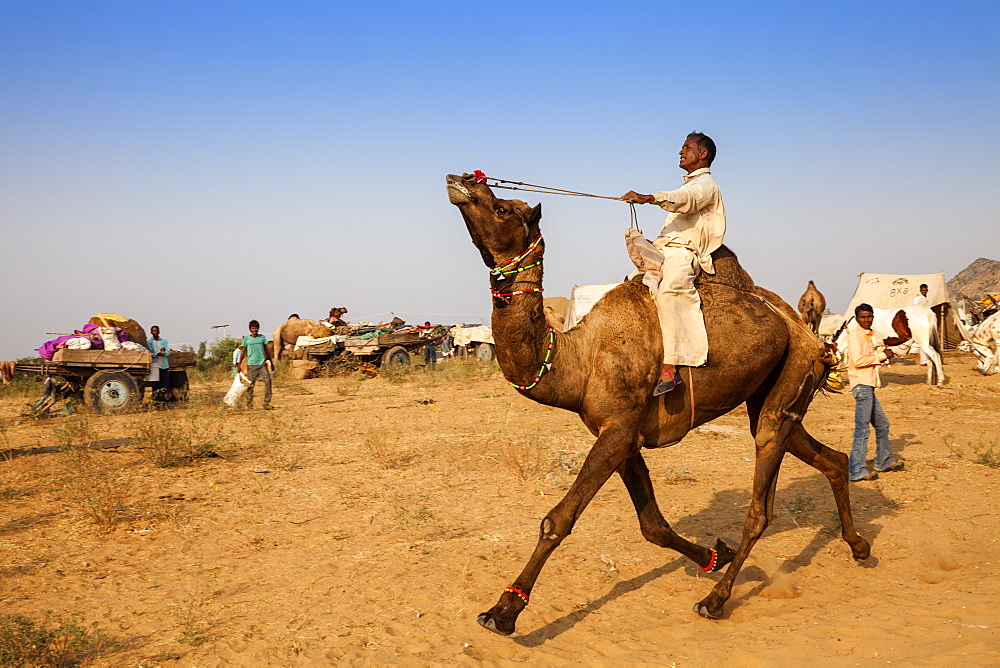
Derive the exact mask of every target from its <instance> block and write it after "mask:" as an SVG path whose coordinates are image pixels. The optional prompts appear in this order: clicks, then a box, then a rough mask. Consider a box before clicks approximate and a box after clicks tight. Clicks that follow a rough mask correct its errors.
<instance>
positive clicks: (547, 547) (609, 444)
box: [477, 414, 639, 636]
mask: <svg viewBox="0 0 1000 668" xmlns="http://www.w3.org/2000/svg"><path fill="white" fill-rule="evenodd" d="M628 418H629V419H620V420H619V421H616V422H615V423H611V424H608V425H606V426H604V427H602V428H601V431H600V435H599V436H598V437H597V441H596V442H595V443H594V445H593V447H592V448H591V449H590V452H589V453H588V454H587V459H586V460H584V462H583V467H582V468H581V469H580V473H579V474H578V475H577V476H576V480H574V481H573V484H572V485H571V486H570V488H569V491H568V492H567V493H566V496H565V497H563V499H562V501H560V502H559V503H558V504H556V506H555V508H553V509H552V510H550V511H549V512H548V514H547V515H546V516H545V519H543V520H542V525H541V530H540V532H539V536H538V543H536V545H535V551H534V552H532V554H531V557H530V558H529V559H528V563H527V564H525V566H524V569H523V570H522V571H521V573H520V575H518V576H517V578H516V579H515V580H514V582H513V584H511V585H510V586H509V587H507V588H506V589H505V590H504V593H503V594H501V595H500V600H499V601H497V604H496V605H494V606H493V607H492V608H490V609H489V610H487V611H486V612H484V613H482V614H480V615H479V617H478V619H477V621H478V622H479V624H480V625H481V626H482V627H483V628H486V629H488V630H490V631H493V632H494V633H499V634H500V635H505V636H507V635H510V634H511V633H513V632H514V626H515V624H516V622H517V616H518V615H519V614H521V611H522V610H524V608H525V606H526V605H528V597H529V595H530V594H531V589H532V587H534V585H535V581H536V580H537V579H538V575H539V573H541V571H542V567H543V566H544V565H545V562H546V561H547V560H548V558H549V556H550V555H551V554H552V552H553V551H554V550H555V549H556V548H557V547H559V544H560V543H562V541H563V540H564V539H565V538H566V536H568V535H569V534H570V532H571V531H572V530H573V525H575V524H576V521H577V520H578V519H580V515H582V514H583V511H584V509H585V508H586V507H587V504H589V503H590V501H591V500H592V499H593V498H594V495H595V494H597V492H598V490H600V489H601V487H602V486H603V485H604V483H606V482H607V481H608V478H610V477H611V475H612V474H613V473H614V472H615V471H616V470H617V469H618V467H619V466H621V465H622V462H624V461H625V460H626V459H627V458H628V457H629V456H630V455H631V454H632V453H634V452H635V451H636V448H637V447H638V446H637V444H636V443H637V438H638V434H637V431H638V427H637V425H638V421H639V416H638V414H636V415H632V416H628Z"/></svg>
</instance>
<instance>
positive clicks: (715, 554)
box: [698, 548, 719, 573]
mask: <svg viewBox="0 0 1000 668" xmlns="http://www.w3.org/2000/svg"><path fill="white" fill-rule="evenodd" d="M708 551H709V552H711V553H712V559H711V560H710V561H709V562H708V566H699V567H698V568H700V569H701V570H703V571H705V572H706V573H711V572H712V570H713V569H714V568H715V562H716V560H717V559H718V558H719V553H718V552H716V551H715V550H713V549H712V548H708Z"/></svg>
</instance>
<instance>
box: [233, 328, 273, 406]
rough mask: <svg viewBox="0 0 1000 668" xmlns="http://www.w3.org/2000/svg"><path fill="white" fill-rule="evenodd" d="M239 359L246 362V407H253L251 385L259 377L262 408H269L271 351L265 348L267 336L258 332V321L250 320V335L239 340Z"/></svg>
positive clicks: (271, 366)
mask: <svg viewBox="0 0 1000 668" xmlns="http://www.w3.org/2000/svg"><path fill="white" fill-rule="evenodd" d="M238 350H239V351H240V359H241V360H246V362H247V380H249V381H250V387H248V388H247V408H253V386H254V384H255V383H256V382H257V379H258V378H260V379H261V380H262V381H264V410H271V368H273V365H274V362H272V361H271V353H270V352H269V351H268V349H267V337H266V336H264V335H262V334H261V333H260V323H259V322H257V321H256V320H251V321H250V336H244V337H243V340H242V341H240V347H239V349H238Z"/></svg>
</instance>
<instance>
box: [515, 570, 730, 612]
mask: <svg viewBox="0 0 1000 668" xmlns="http://www.w3.org/2000/svg"><path fill="white" fill-rule="evenodd" d="M712 563H713V564H714V563H715V559H712ZM503 590H504V591H509V592H510V593H511V594H515V595H516V596H517V597H518V598H519V599H521V600H522V601H524V604H525V605H528V598H530V597H529V596H528V595H527V594H525V593H524V592H523V591H521V590H520V589H518V588H517V587H513V586H511V587H504V588H503Z"/></svg>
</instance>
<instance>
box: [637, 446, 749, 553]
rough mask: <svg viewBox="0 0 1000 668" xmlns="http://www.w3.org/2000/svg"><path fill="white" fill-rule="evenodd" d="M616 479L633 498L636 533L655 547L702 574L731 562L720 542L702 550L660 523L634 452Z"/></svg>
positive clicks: (643, 462)
mask: <svg viewBox="0 0 1000 668" xmlns="http://www.w3.org/2000/svg"><path fill="white" fill-rule="evenodd" d="M618 475H620V476H621V478H622V481H623V482H624V483H625V487H626V489H628V494H629V496H630V497H632V505H634V506H635V512H636V514H637V515H638V516H639V529H640V531H642V537H643V538H645V539H646V540H648V541H649V542H650V543H653V544H654V545H659V546H660V547H668V548H670V549H672V550H676V551H677V552H680V553H681V554H683V555H684V556H685V557H687V558H688V559H690V560H691V561H693V562H694V563H696V564H698V567H699V568H700V569H702V570H703V571H709V572H714V571H719V570H722V568H723V567H724V566H725V565H726V564H728V563H729V562H730V561H732V559H733V551H732V550H731V549H729V546H728V545H726V544H725V543H724V542H722V540H721V539H718V540H716V542H715V548H714V549H711V548H707V547H702V546H700V545H697V544H695V543H692V542H691V541H689V540H687V539H685V538H684V537H682V536H680V535H679V534H678V533H677V532H676V531H674V530H673V529H672V528H671V527H670V524H669V523H667V521H666V520H665V519H663V514H662V513H661V512H660V507H659V506H658V505H657V504H656V495H655V494H654V492H653V482H652V481H651V480H650V478H649V468H648V467H647V466H646V460H645V459H644V458H643V456H642V453H641V452H636V453H635V454H633V455H632V456H630V457H629V458H628V459H626V460H625V462H624V463H623V464H622V465H621V466H619V467H618Z"/></svg>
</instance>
